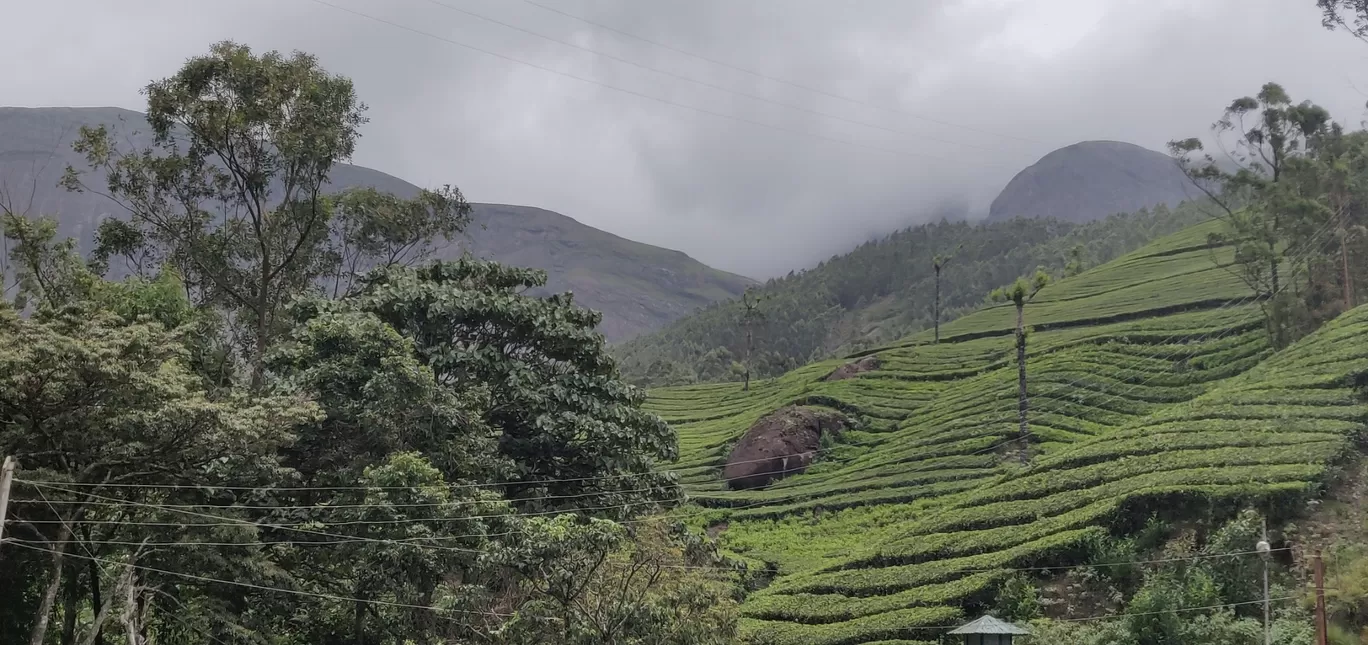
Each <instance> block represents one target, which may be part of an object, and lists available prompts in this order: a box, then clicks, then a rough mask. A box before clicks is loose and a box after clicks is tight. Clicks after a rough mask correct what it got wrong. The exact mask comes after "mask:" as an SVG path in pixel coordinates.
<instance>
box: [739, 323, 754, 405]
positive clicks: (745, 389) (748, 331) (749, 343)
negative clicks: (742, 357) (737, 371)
mask: <svg viewBox="0 0 1368 645" xmlns="http://www.w3.org/2000/svg"><path fill="white" fill-rule="evenodd" d="M754 338H755V335H754V334H753V333H752V332H751V326H750V323H746V365H745V376H744V378H745V383H744V384H743V385H742V386H741V391H742V392H749V391H750V370H751V347H752V342H753V340H754Z"/></svg>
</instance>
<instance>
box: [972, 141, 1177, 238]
mask: <svg viewBox="0 0 1368 645" xmlns="http://www.w3.org/2000/svg"><path fill="white" fill-rule="evenodd" d="M1200 196H1201V191H1199V190H1198V189H1197V188H1196V187H1194V186H1193V185H1192V184H1191V182H1189V180H1188V178H1187V176H1185V175H1184V174H1183V172H1182V171H1181V170H1180V169H1179V168H1178V166H1177V165H1176V164H1175V163H1174V161H1173V159H1172V158H1170V157H1169V156H1168V155H1165V154H1163V153H1160V152H1155V151H1153V150H1149V149H1147V148H1142V147H1140V146H1137V145H1134V144H1130V143H1122V142H1120V141H1084V142H1081V143H1075V144H1073V145H1071V146H1065V147H1063V148H1060V149H1058V150H1055V151H1054V152H1051V153H1050V154H1047V155H1045V156H1044V157H1041V158H1040V160H1039V161H1037V162H1035V163H1033V164H1031V165H1030V166H1027V167H1026V169H1024V170H1022V171H1021V172H1019V173H1017V174H1016V176H1015V177H1013V178H1012V180H1011V181H1009V182H1007V186H1006V187H1005V188H1003V189H1002V192H1001V193H998V196H997V198H996V199H994V200H993V204H992V206H991V207H990V208H989V211H988V221H993V222H1000V221H1003V220H1008V219H1012V218H1014V217H1053V218H1056V219H1061V220H1065V221H1069V222H1090V221H1093V220H1096V219H1101V218H1103V217H1106V216H1108V215H1114V214H1116V213H1130V212H1134V211H1137V210H1140V209H1141V208H1146V207H1153V206H1156V205H1159V204H1165V205H1167V206H1169V207H1174V206H1177V205H1178V204H1179V203H1180V202H1182V201H1185V200H1189V199H1196V198H1197V197H1200Z"/></svg>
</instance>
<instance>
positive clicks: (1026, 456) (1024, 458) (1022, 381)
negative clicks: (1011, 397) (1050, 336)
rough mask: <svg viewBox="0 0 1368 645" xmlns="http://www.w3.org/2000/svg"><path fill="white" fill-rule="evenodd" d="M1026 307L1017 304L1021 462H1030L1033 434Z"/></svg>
mask: <svg viewBox="0 0 1368 645" xmlns="http://www.w3.org/2000/svg"><path fill="white" fill-rule="evenodd" d="M1024 323H1025V307H1024V306H1022V305H1017V323H1016V350H1017V422H1018V423H1019V424H1020V426H1021V427H1020V428H1019V429H1018V430H1017V441H1018V442H1020V443H1021V446H1019V448H1020V449H1021V463H1023V464H1025V463H1028V462H1029V461H1030V459H1031V457H1030V442H1029V441H1027V438H1028V437H1030V435H1031V429H1030V426H1029V425H1028V424H1027V423H1026V410H1027V408H1028V402H1027V400H1026V327H1025V324H1024Z"/></svg>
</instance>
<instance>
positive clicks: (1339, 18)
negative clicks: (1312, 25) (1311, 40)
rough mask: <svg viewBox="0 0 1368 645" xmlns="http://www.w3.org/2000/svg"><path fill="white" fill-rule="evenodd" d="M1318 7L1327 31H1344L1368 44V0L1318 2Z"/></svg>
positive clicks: (1318, 0) (1326, 0)
mask: <svg viewBox="0 0 1368 645" xmlns="http://www.w3.org/2000/svg"><path fill="white" fill-rule="evenodd" d="M1316 6H1317V7H1319V8H1320V10H1321V24H1322V25H1324V26H1325V28H1326V29H1331V30H1334V29H1344V30H1345V31H1348V32H1349V33H1351V34H1353V35H1354V37H1355V38H1358V39H1359V40H1362V41H1365V42H1368V0H1316Z"/></svg>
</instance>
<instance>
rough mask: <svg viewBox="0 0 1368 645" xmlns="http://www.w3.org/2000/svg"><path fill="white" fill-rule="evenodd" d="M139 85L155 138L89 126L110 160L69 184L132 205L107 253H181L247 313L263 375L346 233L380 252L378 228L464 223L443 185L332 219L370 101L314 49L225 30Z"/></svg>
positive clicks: (199, 285) (248, 348) (114, 224)
mask: <svg viewBox="0 0 1368 645" xmlns="http://www.w3.org/2000/svg"><path fill="white" fill-rule="evenodd" d="M144 93H145V94H146V95H147V121H148V123H149V125H150V127H151V130H152V135H153V144H152V146H150V147H148V148H144V149H141V150H121V149H120V147H119V139H118V137H116V136H115V133H114V132H113V131H111V130H110V129H109V128H107V127H105V126H100V127H98V128H90V127H83V128H82V129H81V133H80V136H79V137H78V139H77V141H76V143H75V144H74V147H75V149H76V150H77V151H78V152H80V153H82V154H84V155H85V156H86V161H87V163H88V164H89V166H90V167H91V168H92V169H94V170H98V171H101V172H103V173H104V175H105V182H104V184H105V185H104V186H103V187H102V188H95V187H92V186H90V185H88V184H86V183H85V182H84V181H82V174H81V173H78V172H77V171H76V170H75V169H74V168H70V167H68V169H67V173H66V176H65V177H64V180H63V183H64V185H65V186H66V187H67V188H68V189H70V190H77V191H82V190H90V191H93V192H98V193H100V194H102V195H105V196H107V197H109V198H111V199H113V200H114V201H115V202H117V203H119V204H120V205H121V206H122V207H123V208H124V209H125V210H126V211H127V212H128V214H129V215H130V219H129V220H128V221H126V222H125V221H121V220H107V221H106V223H105V224H102V226H101V230H100V232H99V242H100V249H99V250H98V253H99V254H100V255H102V256H105V257H108V256H109V255H123V256H128V257H132V256H135V255H137V256H139V257H144V258H145V259H146V260H147V263H148V264H149V265H151V266H153V267H156V266H160V265H161V264H169V265H171V266H174V267H176V268H177V269H178V270H179V272H180V274H181V275H182V276H184V277H185V279H186V282H187V286H188V288H189V289H190V291H191V292H192V293H193V294H194V295H195V299H196V300H197V304H207V305H213V306H221V307H224V308H226V309H228V310H230V311H231V312H232V313H233V315H234V317H235V318H238V319H241V320H243V321H245V322H246V323H247V324H245V325H243V328H242V330H241V331H242V336H243V338H244V342H243V344H244V347H243V353H244V354H245V356H246V359H247V362H248V363H249V365H250V366H251V375H252V382H253V384H254V386H260V385H261V383H262V378H263V374H264V369H265V367H264V365H265V364H264V358H265V355H266V350H267V349H268V348H269V347H270V345H271V344H272V342H273V341H274V340H275V338H276V337H277V336H278V335H279V334H280V333H281V332H282V331H283V330H282V327H283V325H282V324H280V321H279V320H278V313H279V311H280V309H281V308H282V307H283V306H284V304H285V303H286V302H288V301H289V300H290V299H292V298H293V297H294V296H295V295H297V294H298V293H300V292H301V291H304V290H307V289H309V288H310V287H311V286H312V285H313V284H314V283H315V281H316V280H319V279H320V278H327V277H332V278H335V279H336V280H338V281H341V280H342V279H343V276H342V275H341V274H340V272H339V270H338V269H337V267H338V266H339V265H340V264H343V263H344V260H343V259H344V258H347V257H351V256H349V255H348V252H347V246H346V245H347V244H348V243H351V244H353V245H359V246H361V247H362V248H365V249H369V250H370V251H371V252H372V254H373V255H380V256H384V255H385V253H384V249H381V250H376V249H375V248H374V246H375V242H376V241H377V240H381V241H388V242H390V243H391V244H390V248H393V246H394V245H399V246H401V247H403V246H408V245H409V244H410V240H411V238H412V237H414V236H413V235H409V233H414V232H415V231H416V233H415V234H416V236H417V237H418V238H419V240H418V241H421V240H422V239H426V238H428V237H430V236H431V235H433V234H436V233H443V232H449V231H452V230H458V229H459V228H460V227H461V226H462V225H463V224H464V222H465V219H463V218H465V217H466V214H467V213H468V210H469V207H468V205H466V204H465V201H464V199H463V198H462V197H461V196H460V193H459V192H458V191H454V190H453V189H450V188H447V189H443V190H442V191H437V192H433V193H429V192H425V193H424V194H423V195H422V196H420V197H419V198H418V199H417V200H416V201H415V202H414V203H412V204H405V203H394V202H386V201H384V200H380V199H376V198H374V195H372V194H368V193H358V194H355V195H351V196H348V197H345V198H343V199H342V200H341V201H340V204H339V205H340V206H341V208H342V211H343V212H345V213H347V214H348V216H347V217H342V218H339V222H340V223H341V224H342V225H344V226H345V227H346V228H343V230H340V231H335V230H333V229H332V228H331V227H330V223H331V220H332V214H333V204H332V203H331V201H330V200H329V199H328V198H327V196H326V195H325V192H324V190H325V187H326V185H327V183H328V176H329V173H330V171H331V170H332V169H333V167H334V166H335V165H336V164H337V163H339V162H342V161H345V160H347V159H349V158H350V157H351V154H352V151H353V149H354V148H355V144H356V137H357V130H358V128H359V127H360V126H361V125H362V124H363V123H365V121H366V119H365V118H364V117H363V116H362V112H363V111H364V109H365V106H364V105H362V104H361V103H359V102H358V101H357V98H356V94H355V92H354V91H353V88H352V83H351V81H350V80H349V79H347V78H344V77H341V76H335V75H332V74H329V73H327V72H326V71H325V70H323V69H322V68H321V67H320V66H319V64H318V61H317V60H316V59H315V58H314V57H313V56H310V55H308V54H304V53H299V52H296V53H294V54H293V55H292V56H290V57H285V56H282V55H281V54H279V53H278V52H274V51H272V52H267V53H265V54H262V55H259V56H258V55H255V54H253V53H252V52H251V50H250V49H249V48H248V47H246V46H244V45H238V44H235V43H232V42H222V43H218V44H216V45H214V46H213V47H212V49H211V50H210V52H209V54H208V55H205V56H198V57H195V58H191V59H190V60H189V61H188V62H186V64H185V65H184V66H183V67H182V68H181V70H180V71H179V72H178V73H177V74H175V75H174V76H171V77H170V78H166V79H163V80H161V81H157V82H154V83H151V84H150V85H148V86H147V87H146V88H145V90H144ZM417 211H421V212H422V214H423V216H422V217H418V218H417V219H419V220H421V222H422V223H423V224H428V223H430V222H436V223H437V224H436V225H432V226H420V227H418V228H416V229H415V228H414V227H412V226H409V224H410V223H411V222H410V220H411V219H413V217H412V216H413V215H414V214H415V213H416V212H417ZM393 226H400V227H401V228H405V230H404V231H403V232H396V231H394V230H392V228H393ZM353 229H356V230H353ZM354 234H359V236H360V239H357V240H353V239H352V237H353V236H354ZM338 238H341V239H340V240H339V239H338ZM335 246H340V248H334V247H335ZM352 255H354V254H352ZM146 256H150V257H146ZM350 264H351V266H350V267H349V268H354V263H350Z"/></svg>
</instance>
